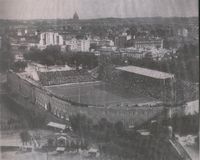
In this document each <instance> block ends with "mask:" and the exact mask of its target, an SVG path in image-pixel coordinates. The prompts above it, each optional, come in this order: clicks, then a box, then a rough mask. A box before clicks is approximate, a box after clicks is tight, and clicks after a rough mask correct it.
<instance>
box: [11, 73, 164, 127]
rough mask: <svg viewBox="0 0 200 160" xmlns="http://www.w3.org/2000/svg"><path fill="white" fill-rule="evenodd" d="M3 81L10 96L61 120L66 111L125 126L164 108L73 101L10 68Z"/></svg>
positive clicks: (145, 119) (134, 123) (142, 120)
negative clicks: (112, 105) (101, 104)
mask: <svg viewBox="0 0 200 160" xmlns="http://www.w3.org/2000/svg"><path fill="white" fill-rule="evenodd" d="M7 85H8V91H9V95H10V97H11V98H12V97H13V98H14V96H15V95H17V96H20V97H23V98H24V99H26V100H27V101H28V102H29V103H31V104H34V107H42V108H44V109H45V110H46V111H47V112H52V114H54V115H55V116H57V117H59V118H61V119H65V120H67V119H68V118H69V116H70V115H76V114H84V115H86V116H87V117H88V118H90V119H92V120H93V122H94V123H97V122H98V121H99V120H100V119H102V118H106V119H107V120H108V121H110V122H113V123H114V122H117V121H122V122H123V123H124V125H125V126H126V127H128V126H138V125H141V124H143V123H145V122H147V121H148V120H150V119H152V118H154V117H156V116H158V115H161V114H162V113H163V111H164V106H154V107H150V106H136V107H130V108H127V107H116V108H115V107H112V108H107V107H98V106H90V107H87V106H80V105H74V104H71V103H70V102H67V101H66V100H63V99H62V97H59V96H57V95H55V94H54V93H52V92H50V91H49V90H47V89H45V88H44V87H43V86H42V85H40V84H39V83H37V82H35V81H32V80H30V79H27V78H25V77H23V76H21V75H20V74H17V73H15V72H13V71H9V72H8V73H7ZM17 96H16V97H17ZM16 97H15V98H16ZM21 105H23V104H21ZM25 107H26V106H25ZM161 117H162V116H161ZM163 118H164V115H163Z"/></svg>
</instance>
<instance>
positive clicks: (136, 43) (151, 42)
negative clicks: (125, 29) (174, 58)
mask: <svg viewBox="0 0 200 160" xmlns="http://www.w3.org/2000/svg"><path fill="white" fill-rule="evenodd" d="M127 43H128V44H127V45H128V46H130V47H135V48H163V39H161V38H158V37H157V38H143V37H139V38H135V39H131V40H129V41H128V42H127Z"/></svg>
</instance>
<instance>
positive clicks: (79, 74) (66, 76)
mask: <svg viewBox="0 0 200 160" xmlns="http://www.w3.org/2000/svg"><path fill="white" fill-rule="evenodd" d="M38 75H39V79H40V82H41V83H42V84H43V85H56V84H64V83H78V82H88V81H94V80H95V79H94V78H93V77H92V76H91V75H90V73H89V72H88V71H87V70H70V71H52V72H38Z"/></svg>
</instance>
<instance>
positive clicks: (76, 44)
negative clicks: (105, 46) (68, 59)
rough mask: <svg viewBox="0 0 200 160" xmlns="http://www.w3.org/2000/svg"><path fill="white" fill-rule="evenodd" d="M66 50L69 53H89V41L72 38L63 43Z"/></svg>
mask: <svg viewBox="0 0 200 160" xmlns="http://www.w3.org/2000/svg"><path fill="white" fill-rule="evenodd" d="M65 43H66V45H67V47H68V49H69V50H71V51H77V52H78V51H80V52H89V50H90V40H88V39H87V40H86V39H79V40H77V39H76V38H73V39H71V40H69V41H66V42H65Z"/></svg>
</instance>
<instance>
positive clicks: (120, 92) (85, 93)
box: [38, 66, 174, 107]
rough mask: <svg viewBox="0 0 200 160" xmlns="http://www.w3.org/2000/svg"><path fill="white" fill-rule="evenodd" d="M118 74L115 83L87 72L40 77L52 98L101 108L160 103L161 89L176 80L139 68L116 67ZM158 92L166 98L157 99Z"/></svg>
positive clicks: (52, 73) (40, 75)
mask: <svg viewBox="0 0 200 160" xmlns="http://www.w3.org/2000/svg"><path fill="white" fill-rule="evenodd" d="M114 71H117V72H118V76H116V75H111V76H112V78H114V79H115V81H112V80H110V81H99V80H98V79H96V78H94V77H93V76H92V74H91V73H89V72H88V71H86V70H73V69H68V70H61V71H58V70H56V71H55V70H54V71H48V72H46V71H45V72H44V71H43V72H41V71H40V72H38V75H39V79H40V82H41V83H42V85H44V86H45V88H46V89H47V90H49V91H50V92H51V93H52V94H55V95H57V96H59V97H62V98H63V99H65V100H67V101H69V102H72V103H74V104H79V105H84V106H99V107H100V106H103V107H109V106H115V105H116V106H121V105H122V106H123V105H125V106H133V105H142V104H150V105H152V104H155V103H157V102H158V103H159V102H160V101H161V100H162V101H163V97H164V96H165V97H166V94H165V95H164V91H161V90H160V89H161V88H163V86H164V85H166V84H167V83H169V80H170V81H171V80H172V79H174V75H172V74H169V73H164V72H159V71H154V70H150V69H145V68H141V67H136V66H124V67H116V68H115V69H114ZM116 82H117V83H116ZM130 82H131V83H130ZM125 83H127V84H125ZM120 85H122V86H120ZM155 86H156V87H155ZM152 87H154V89H152ZM155 88H156V89H155ZM154 90H156V92H157V94H158V95H161V93H162V97H156V96H154V95H153V91H154ZM154 92H155V91H154ZM147 93H149V94H147Z"/></svg>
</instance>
